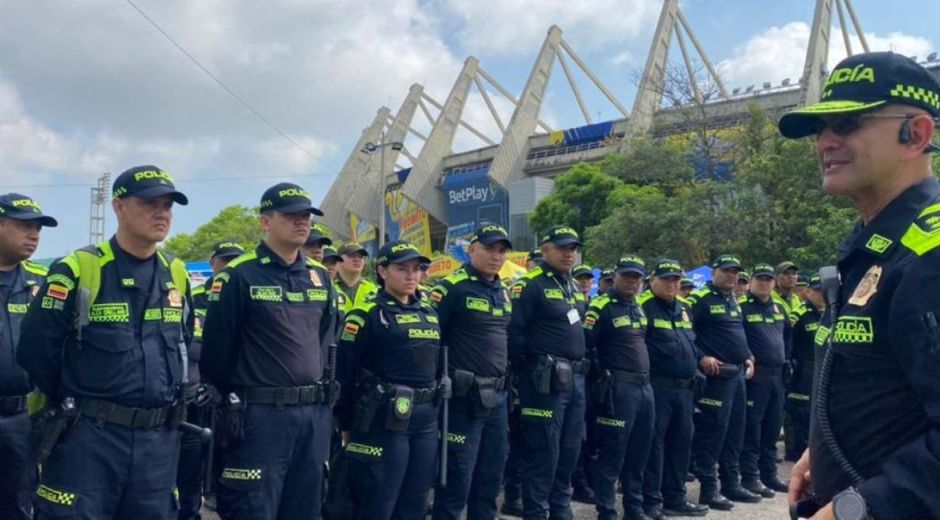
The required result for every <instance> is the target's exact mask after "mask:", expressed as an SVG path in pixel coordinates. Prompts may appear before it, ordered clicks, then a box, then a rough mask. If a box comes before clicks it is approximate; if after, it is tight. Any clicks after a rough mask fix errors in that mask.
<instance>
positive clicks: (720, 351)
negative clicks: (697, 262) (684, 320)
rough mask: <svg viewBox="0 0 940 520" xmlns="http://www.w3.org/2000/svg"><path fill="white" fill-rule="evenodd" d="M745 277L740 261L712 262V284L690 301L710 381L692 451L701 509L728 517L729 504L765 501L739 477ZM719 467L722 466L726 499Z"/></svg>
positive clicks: (748, 364)
mask: <svg viewBox="0 0 940 520" xmlns="http://www.w3.org/2000/svg"><path fill="white" fill-rule="evenodd" d="M740 272H741V262H740V260H738V259H737V257H735V256H733V255H727V254H723V255H720V256H718V257H717V258H716V259H715V261H714V262H712V281H711V282H709V283H707V284H706V285H705V287H702V288H701V289H698V290H696V291H693V292H692V294H691V295H690V296H689V301H690V302H691V304H692V323H693V328H694V330H695V344H696V345H697V346H698V348H699V349H700V350H701V351H702V353H703V354H704V356H703V357H702V358H701V360H699V366H700V367H701V368H702V371H703V372H705V375H706V376H708V380H707V382H706V384H705V390H704V392H703V395H702V397H701V398H700V399H699V400H698V403H697V404H698V406H699V408H700V409H701V411H702V413H700V414H699V415H698V420H699V422H698V423H696V425H695V438H694V441H693V445H692V446H693V450H694V452H695V455H694V456H695V470H696V476H697V477H698V480H699V482H700V483H701V491H700V494H699V503H700V504H705V505H708V506H709V507H711V508H712V509H719V510H723V511H727V510H730V509H731V508H732V507H733V505H734V504H732V503H731V502H730V501H729V499H731V500H735V501H740V502H758V501H760V499H761V497H760V495H755V494H754V493H751V492H750V491H748V490H746V489H744V488H742V487H741V484H740V482H739V477H740V476H739V473H738V457H739V456H740V453H741V443H742V441H743V439H744V421H745V416H746V410H745V409H746V403H745V390H744V378H745V375H746V374H745V372H746V371H747V372H750V371H751V370H752V368H753V361H752V360H751V353H750V351H749V350H748V346H747V336H746V335H745V332H744V323H743V321H742V317H741V307H740V306H739V305H738V301H737V299H736V298H735V297H734V295H733V294H732V289H733V288H734V286H735V283H736V282H737V280H738V274H739V273H740ZM716 462H717V463H719V464H720V468H719V473H718V475H719V476H720V477H721V484H722V486H721V493H719V492H718V478H716V474H715V463H716Z"/></svg>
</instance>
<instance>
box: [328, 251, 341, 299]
mask: <svg viewBox="0 0 940 520" xmlns="http://www.w3.org/2000/svg"><path fill="white" fill-rule="evenodd" d="M342 261H343V257H342V256H341V255H340V254H339V252H338V251H337V250H336V248H335V247H333V246H323V265H324V266H325V267H326V268H327V270H328V271H329V272H330V279H331V280H336V277H337V276H339V263H340V262H342ZM337 294H339V293H337ZM341 303H342V302H341Z"/></svg>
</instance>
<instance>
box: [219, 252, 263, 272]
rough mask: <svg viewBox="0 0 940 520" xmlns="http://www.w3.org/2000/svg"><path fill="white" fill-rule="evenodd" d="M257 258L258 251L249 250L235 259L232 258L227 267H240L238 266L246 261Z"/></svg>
mask: <svg viewBox="0 0 940 520" xmlns="http://www.w3.org/2000/svg"><path fill="white" fill-rule="evenodd" d="M257 259H258V253H256V252H254V251H249V252H247V253H245V254H243V255H241V256H239V257H236V258H235V259H234V260H232V261H231V262H229V263H228V265H227V266H226V267H227V268H229V269H234V268H236V267H238V266H240V265H242V264H244V263H245V262H249V261H251V260H257Z"/></svg>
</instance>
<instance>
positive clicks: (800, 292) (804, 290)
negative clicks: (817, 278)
mask: <svg viewBox="0 0 940 520" xmlns="http://www.w3.org/2000/svg"><path fill="white" fill-rule="evenodd" d="M809 278H810V277H808V276H806V275H805V274H798V275H797V277H796V288H794V289H793V292H794V293H795V294H796V297H797V298H799V299H800V302H802V304H803V306H805V305H806V302H807V300H808V299H809V291H810V288H809Z"/></svg>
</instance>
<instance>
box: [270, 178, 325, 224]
mask: <svg viewBox="0 0 940 520" xmlns="http://www.w3.org/2000/svg"><path fill="white" fill-rule="evenodd" d="M269 209H273V210H274V211H278V212H280V213H298V212H300V211H307V212H310V213H312V214H314V215H318V216H323V212H322V211H320V210H319V209H317V208H315V207H313V204H312V203H311V202H310V194H309V193H307V190H305V189H303V188H301V187H300V186H298V185H296V184H294V183H292V182H279V183H277V184H275V185H274V186H271V187H270V188H268V189H266V190H265V191H264V194H263V195H261V211H266V210H269Z"/></svg>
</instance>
